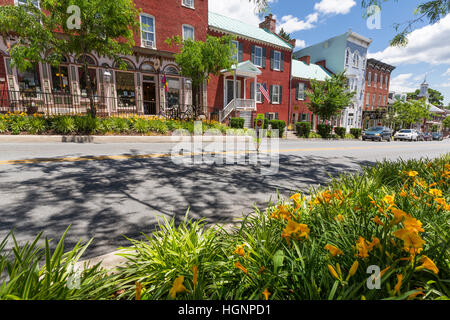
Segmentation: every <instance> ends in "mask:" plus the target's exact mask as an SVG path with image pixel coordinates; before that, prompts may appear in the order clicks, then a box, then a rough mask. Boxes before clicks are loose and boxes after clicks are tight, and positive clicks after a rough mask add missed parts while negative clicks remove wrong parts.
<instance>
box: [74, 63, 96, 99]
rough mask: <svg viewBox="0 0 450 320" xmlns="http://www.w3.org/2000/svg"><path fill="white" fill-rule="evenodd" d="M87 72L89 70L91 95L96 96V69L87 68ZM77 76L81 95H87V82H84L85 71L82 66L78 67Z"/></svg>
mask: <svg viewBox="0 0 450 320" xmlns="http://www.w3.org/2000/svg"><path fill="white" fill-rule="evenodd" d="M88 72H89V77H90V80H91V81H90V86H91V90H92V92H93V95H94V96H97V70H96V69H94V68H89V69H88ZM78 76H79V78H80V90H81V96H82V97H87V96H88V92H87V83H86V78H85V72H84V68H83V67H79V68H78Z"/></svg>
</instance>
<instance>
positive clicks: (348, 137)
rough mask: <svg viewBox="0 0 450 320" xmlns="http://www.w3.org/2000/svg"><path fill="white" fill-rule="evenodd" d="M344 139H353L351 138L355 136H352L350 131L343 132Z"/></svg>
mask: <svg viewBox="0 0 450 320" xmlns="http://www.w3.org/2000/svg"><path fill="white" fill-rule="evenodd" d="M345 139H347V140H353V139H355V137H354V136H353V135H352V134H351V133H346V134H345Z"/></svg>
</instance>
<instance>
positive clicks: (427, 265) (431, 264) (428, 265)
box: [416, 256, 439, 274]
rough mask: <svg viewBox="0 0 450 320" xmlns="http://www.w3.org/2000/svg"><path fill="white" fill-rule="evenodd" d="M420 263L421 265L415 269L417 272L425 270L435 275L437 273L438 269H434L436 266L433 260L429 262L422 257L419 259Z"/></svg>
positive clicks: (428, 259) (426, 258) (425, 257)
mask: <svg viewBox="0 0 450 320" xmlns="http://www.w3.org/2000/svg"><path fill="white" fill-rule="evenodd" d="M420 262H422V265H421V266H419V267H417V268H416V269H419V270H421V269H427V270H430V271H433V273H435V274H438V273H439V269H438V267H436V264H435V263H434V262H433V260H431V259H430V258H428V257H427V256H423V257H422V258H421V259H420Z"/></svg>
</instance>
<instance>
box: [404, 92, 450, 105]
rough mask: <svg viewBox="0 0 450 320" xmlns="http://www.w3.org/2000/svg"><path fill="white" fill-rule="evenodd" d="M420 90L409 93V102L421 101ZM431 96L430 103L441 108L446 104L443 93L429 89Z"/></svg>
mask: <svg viewBox="0 0 450 320" xmlns="http://www.w3.org/2000/svg"><path fill="white" fill-rule="evenodd" d="M419 94H420V90H419V89H417V90H416V91H414V92H409V93H407V96H408V100H410V99H413V100H417V99H419ZM428 94H429V102H430V103H431V104H433V105H435V106H441V105H442V104H443V103H444V96H443V95H442V93H441V92H439V91H437V90H433V89H428Z"/></svg>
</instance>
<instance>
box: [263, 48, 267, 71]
mask: <svg viewBox="0 0 450 320" xmlns="http://www.w3.org/2000/svg"><path fill="white" fill-rule="evenodd" d="M266 53H267V50H266V48H264V47H263V48H262V67H263V68H264V69H265V68H266Z"/></svg>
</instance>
